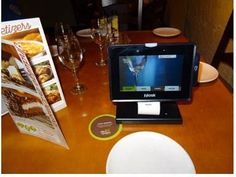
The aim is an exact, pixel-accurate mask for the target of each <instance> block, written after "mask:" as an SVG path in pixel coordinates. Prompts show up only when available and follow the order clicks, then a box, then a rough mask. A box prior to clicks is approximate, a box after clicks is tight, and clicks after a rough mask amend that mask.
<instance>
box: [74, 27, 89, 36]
mask: <svg viewBox="0 0 236 177" xmlns="http://www.w3.org/2000/svg"><path fill="white" fill-rule="evenodd" d="M76 35H77V36H79V37H91V29H90V28H89V29H83V30H79V31H77V32H76Z"/></svg>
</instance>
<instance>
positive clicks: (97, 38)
mask: <svg viewBox="0 0 236 177" xmlns="http://www.w3.org/2000/svg"><path fill="white" fill-rule="evenodd" d="M91 34H92V35H91V37H92V39H93V40H94V42H95V43H96V44H97V45H98V46H99V50H100V59H99V60H98V61H97V62H96V65H97V66H105V65H106V64H107V61H106V60H105V58H104V53H103V49H104V47H105V45H106V42H107V37H108V28H107V22H106V21H105V20H104V21H103V20H101V19H98V22H97V26H94V27H93V28H92V29H91Z"/></svg>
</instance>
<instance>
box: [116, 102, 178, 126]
mask: <svg viewBox="0 0 236 177" xmlns="http://www.w3.org/2000/svg"><path fill="white" fill-rule="evenodd" d="M157 109H158V108H157ZM139 112H142V111H139ZM116 122H117V123H171V124H181V123H182V117H181V114H180V112H179V109H178V106H177V104H176V102H161V104H160V114H159V115H157V114H138V104H137V102H122V103H121V102H119V103H117V107H116Z"/></svg>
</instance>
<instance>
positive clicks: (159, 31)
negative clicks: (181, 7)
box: [152, 27, 181, 37]
mask: <svg viewBox="0 0 236 177" xmlns="http://www.w3.org/2000/svg"><path fill="white" fill-rule="evenodd" d="M152 32H153V34H155V35H157V36H161V37H174V36H178V35H179V34H180V33H181V31H180V30H179V29H177V28H168V27H162V28H156V29H154V30H153V31H152Z"/></svg>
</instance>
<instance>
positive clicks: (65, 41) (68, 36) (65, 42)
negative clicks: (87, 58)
mask: <svg viewBox="0 0 236 177" xmlns="http://www.w3.org/2000/svg"><path fill="white" fill-rule="evenodd" d="M56 41H57V48H58V58H59V61H60V62H61V63H62V64H63V65H64V66H65V67H66V68H68V69H69V70H71V71H72V73H73V77H74V80H75V86H74V87H73V88H72V90H71V92H72V94H74V95H79V94H81V93H83V92H84V90H85V86H84V85H82V84H80V83H79V79H78V76H77V72H78V71H79V67H80V66H81V63H82V61H83V51H82V49H81V47H80V44H79V41H78V39H77V38H76V36H75V35H74V34H73V32H72V31H71V30H69V31H68V33H66V31H64V33H62V34H61V35H60V34H58V33H57V34H56Z"/></svg>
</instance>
